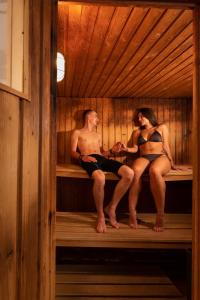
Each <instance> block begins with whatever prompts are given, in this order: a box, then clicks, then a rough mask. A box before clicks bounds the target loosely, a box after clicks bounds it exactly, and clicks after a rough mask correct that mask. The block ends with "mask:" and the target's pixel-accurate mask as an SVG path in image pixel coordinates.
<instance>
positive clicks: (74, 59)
mask: <svg viewBox="0 0 200 300" xmlns="http://www.w3.org/2000/svg"><path fill="white" fill-rule="evenodd" d="M94 2H95V1H94ZM192 18H193V16H192V10H190V9H188V10H186V9H178V8H177V9H175V8H170V9H165V8H158V7H142V6H141V7H139V6H138V7H137V6H135V7H134V6H124V7H123V6H112V5H105V6H103V5H97V4H96V5H95V4H87V3H85V4H84V3H82V4H75V3H72V2H70V3H68V2H65V1H59V2H58V27H57V51H58V52H61V53H62V54H63V55H64V58H65V68H66V73H65V77H64V79H63V80H62V81H61V82H59V83H58V84H57V116H56V126H57V164H58V165H60V164H71V163H74V162H72V161H71V159H70V154H69V146H70V142H69V141H70V134H71V132H72V130H73V129H74V128H81V126H82V118H81V115H82V112H83V110H85V109H94V110H96V111H97V113H98V117H99V120H100V123H99V125H98V128H97V131H98V132H99V133H100V134H101V136H102V141H103V147H104V148H105V149H109V148H110V147H112V145H113V144H114V143H115V142H117V141H122V142H124V143H126V144H129V145H131V136H132V132H133V130H134V123H133V121H132V119H133V114H134V111H135V109H136V108H138V107H144V106H145V107H146V106H147V107H151V108H153V109H154V111H155V113H156V116H157V118H158V121H159V122H160V123H162V122H164V123H166V124H167V126H168V128H169V132H170V136H169V140H170V146H171V151H172V155H173V158H174V160H175V163H176V164H180V165H191V162H192V157H191V154H192V141H191V132H192V84H193V82H192V80H193V26H192ZM116 159H119V160H121V161H125V162H126V163H129V162H130V161H131V159H132V157H130V156H129V157H118V158H116ZM115 184H116V182H115V181H107V182H106V188H105V204H106V203H108V201H109V199H110V197H111V195H112V191H113V188H114V185H115ZM191 209H192V181H191V180H186V181H185V180H184V181H174V182H171V181H169V182H167V191H166V213H170V214H173V215H174V216H175V215H176V214H179V215H183V214H185V215H187V216H189V215H190V214H191ZM138 211H139V212H140V213H147V214H148V213H155V207H154V202H153V199H152V196H151V193H150V189H149V184H148V182H144V185H143V190H142V192H141V196H140V199H139V203H138ZM66 212H70V213H77V215H74V217H75V218H77V219H76V221H77V222H78V218H79V217H80V216H79V213H83V212H85V213H91V212H95V206H94V201H93V198H92V182H91V180H89V179H85V178H84V179H83V178H82V179H81V178H70V177H58V178H57V213H61V215H60V218H61V219H62V218H63V219H64V218H65V213H66ZM118 212H119V213H127V212H128V206H127V195H126V197H124V198H123V199H122V201H121V203H120V206H119V211H118ZM88 220H90V219H87V221H88ZM72 222H75V220H73V221H72ZM88 222H89V221H88ZM91 222H92V221H91ZM89 224H90V222H89ZM60 226H61V225H60ZM92 226H93V223H92V224H91V227H92ZM83 227H84V226H83ZM77 230H78V229H77ZM91 230H92V229H91ZM80 231H81V229H80ZM63 232H64V230H63ZM69 232H70V228H69ZM69 234H70V233H69ZM93 234H94V235H95V233H93ZM63 235H64V233H63ZM66 235H67V234H66ZM149 236H150V239H151V238H152V236H151V233H150V231H149ZM98 239H101V237H98ZM111 239H112V235H111ZM63 245H64V244H63ZM63 245H62V246H63ZM67 245H68V244H67V242H66V243H65V247H57V264H58V265H59V264H62V263H63V261H65V260H66V257H68V259H69V257H73V255H74V261H75V262H74V264H75V265H76V264H77V261H78V263H80V264H83V262H84V258H85V260H86V261H87V262H88V261H89V257H91V256H92V255H91V253H92V250H91V248H92V247H90V246H88V248H87V246H86V245H87V244H85V246H84V250H83V249H82V250H80V251H79V249H80V247H81V243H80V245H79V246H78V244H77V246H76V247H75V246H74V245H75V244H73V243H72V244H71V247H72V248H68V247H67ZM88 245H89V244H88ZM98 245H99V246H97V248H98V247H99V248H98V249H97V248H96V250H95V253H97V257H98V256H99V257H101V258H102V257H103V259H104V263H105V261H107V260H108V258H109V257H110V261H111V262H112V258H111V256H112V255H111V252H112V251H111V250H109V249H110V248H112V245H111V244H109V249H107V252H106V250H105V249H104V247H103V246H102V245H101V240H100V241H98ZM73 246H74V248H73ZM107 247H108V246H107ZM123 247H124V248H126V247H125V246H122V248H123ZM93 248H94V247H93ZM93 248H92V249H93ZM105 248H106V247H105ZM113 248H115V249H113V252H112V253H114V254H113V255H114V257H115V258H116V257H117V259H119V260H120V259H121V260H122V261H123V259H122V257H124V256H126V255H127V257H129V256H131V255H136V257H139V258H138V260H140V259H141V256H137V255H138V253H139V251H138V250H137V251H136V252H134V249H132V251H133V253H132V252H128V254H127V252H124V256H123V254H122V253H123V252H120V250H119V249H120V247H117V246H116V245H115V247H113ZM128 248H130V246H129V247H128ZM132 248H134V246H133V247H132ZM149 248H151V247H149ZM152 248H153V247H152ZM163 248H164V247H163ZM174 248H175V247H174ZM70 249H72V251H71V250H70ZM100 249H101V250H102V251H100ZM117 249H118V250H117ZM70 251H71V252H70ZM93 251H94V250H93ZM109 251H110V252H109ZM117 251H119V252H117ZM124 251H126V249H124ZM130 251H131V250H130ZM145 251H146V252H145ZM145 251H144V253H143V254H144V255H143V258H142V260H143V261H145V258H144V257H147V256H149V257H151V259H152V261H153V258H154V259H155V256H156V255H157V256H158V257H162V258H163V257H164V256H165V255H166V257H168V256H167V255H169V257H170V258H171V257H173V259H175V257H176V254H177V255H178V257H179V258H180V257H184V258H183V261H184V263H185V256H184V254H183V252H181V250H180V249H178V250H177V249H174V251H175V252H173V251H172V250H166V253H167V254H166V253H165V252H164V254H163V252H162V251H161V253H160V252H159V251H158V253H157V252H155V251H156V250H155V251H154V252H153V251H152V249H150V250H149V251H150V252H148V246H145ZM163 251H164V250H163ZM176 251H177V253H176ZM179 251H180V252H179ZM182 251H185V249H183V250H182ZM72 252H73V255H72ZM140 252H141V251H140ZM172 252H173V253H172ZM81 253H82V255H81ZM155 253H157V254H155ZM174 253H175V254H174ZM93 255H94V254H93ZM83 256H84V258H83ZM92 257H93V256H92ZM97 257H96V258H95V260H93V261H95V263H97V260H98V259H97ZM106 257H107V258H106ZM152 257H153V258H152ZM93 258H94V257H93ZM173 259H172V260H173ZM175 260H176V259H175ZM72 261H73V259H72ZM91 261H92V258H91ZM179 263H180V265H181V263H182V262H181V261H179ZM70 264H71V267H72V262H70ZM177 264H178V262H177ZM90 267H91V268H94V266H93V267H92V263H91V265H90ZM74 268H77V266H75V267H74ZM110 268H112V266H110ZM72 269H73V268H72ZM93 271H94V270H93ZM63 272H64V271H63ZM73 272H75V271H74V270H72V273H73ZM80 272H81V271H80ZM112 272H113V270H112V271H111V273H112ZM100 273H101V272H100ZM92 274H93V273H92ZM146 274H147V273H146ZM65 275H66V274H65ZM62 276H64V275H62V267H61V273H60V274H57V280H59V278H61V277H62ZM66 276H67V275H66ZM68 276H69V275H68ZM70 276H71V275H70ZM63 278H64V277H63ZM122 281H123V280H122ZM57 284H58V286H59V283H57ZM79 284H80V282H79ZM59 288H60V289H61V290H62V288H63V294H62V292H61V294H62V296H63V295H65V292H64V291H65V288H64V287H61V284H60V287H58V289H59ZM162 288H163V287H162ZM70 289H71V286H70V287H69V290H70ZM160 289H161V288H160ZM83 290H84V288H83ZM66 293H67V292H66ZM118 293H119V294H118V295H119V296H120V295H121V294H120V292H119V291H118ZM172 294H173V293H172ZM172 294H170V295H171V297H172V296H173V297H174V298H173V299H179V298H178V297H180V295H179V296H177V295H176V296H175V295H172ZM70 295H73V296H74V295H75V294H73V291H72V294H70ZM76 295H77V294H76ZM84 295H87V292H86V294H84ZM109 295H110V294H109ZM111 295H112V296H113V295H114V296H115V294H112V292H111ZM123 295H124V294H123ZM127 295H128V296H130V298H131V291H129V292H127ZM127 295H126V297H127ZM152 295H153V294H152ZM166 295H167V294H166ZM166 295H164V296H166ZM79 296H80V295H79ZM82 296H83V295H82ZM87 296H88V295H87ZM93 296H94V295H93ZM99 296H100V295H99ZM114 296H113V297H114ZM154 296H155V295H154ZM164 296H163V297H164ZM65 297H66V298H64V299H71V298H70V296H68V297H69V298H67V296H66V295H65ZM88 297H89V296H88ZM132 297H133V296H132ZM140 297H141V295H140ZM152 297H153V296H152ZM156 297H158V296H156ZM167 297H169V295H168V296H167ZM176 297H177V298H176ZM122 298H123V296H122ZM57 299H61V298H59V295H58V294H57ZM62 299H63V298H62ZM75 299H78V298H75ZM87 299H94V298H90V297H89V298H87ZM95 299H96V298H95ZM108 299H110V298H108ZM131 299H136V298H134V297H133V298H131ZM142 299H150V298H142ZM151 299H153V298H151ZM158 299H164V298H162V297H161V296H160V298H158ZM170 299H171V298H170ZM180 299H185V298H180ZM188 299H189V298H188Z"/></svg>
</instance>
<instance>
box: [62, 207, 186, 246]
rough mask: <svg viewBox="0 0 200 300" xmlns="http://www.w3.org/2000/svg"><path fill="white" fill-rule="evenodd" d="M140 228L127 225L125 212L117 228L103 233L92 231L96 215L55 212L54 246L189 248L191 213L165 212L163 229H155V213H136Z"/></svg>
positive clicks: (109, 228)
mask: <svg viewBox="0 0 200 300" xmlns="http://www.w3.org/2000/svg"><path fill="white" fill-rule="evenodd" d="M138 220H139V228H138V230H133V229H131V228H129V226H128V219H127V215H122V216H121V218H120V217H119V223H120V229H119V230H116V229H113V228H111V227H110V226H108V231H107V233H105V234H98V233H96V231H95V224H96V214H95V213H81V212H57V213H56V245H57V246H65V247H72V246H73V247H113V248H167V249H168V248H175V249H179V248H186V249H187V248H191V243H192V229H191V215H190V214H166V217H165V231H164V232H161V233H157V232H154V231H153V230H152V226H153V224H154V221H155V215H154V214H138Z"/></svg>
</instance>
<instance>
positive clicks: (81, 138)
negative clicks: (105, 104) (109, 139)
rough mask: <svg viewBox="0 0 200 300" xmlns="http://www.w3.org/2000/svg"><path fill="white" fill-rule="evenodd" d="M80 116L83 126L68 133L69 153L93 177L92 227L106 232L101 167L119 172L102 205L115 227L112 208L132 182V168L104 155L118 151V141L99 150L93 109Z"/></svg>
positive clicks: (99, 142)
mask: <svg viewBox="0 0 200 300" xmlns="http://www.w3.org/2000/svg"><path fill="white" fill-rule="evenodd" d="M83 118H84V126H83V128H81V129H76V130H74V132H73V134H72V137H71V156H72V157H73V158H75V159H78V160H79V162H80V164H81V166H82V167H83V168H84V169H85V170H86V171H87V173H88V174H89V176H90V177H91V178H92V179H93V180H94V183H93V196H94V200H95V205H96V209H97V226H96V230H97V232H99V233H103V232H106V223H105V216H104V209H103V202H104V185H105V175H104V172H103V171H110V172H113V173H115V174H117V175H118V176H120V180H119V182H118V183H117V185H116V187H115V190H114V193H113V197H112V200H111V202H110V203H109V205H108V206H107V207H106V208H105V212H106V213H107V214H108V216H109V220H110V224H111V225H112V226H113V227H114V228H117V229H118V228H119V224H118V222H117V220H116V208H117V205H118V203H119V201H120V200H121V198H122V197H123V195H124V194H125V193H126V191H127V190H128V188H129V187H130V185H131V183H132V180H133V170H132V169H131V168H129V167H128V166H125V165H123V164H122V163H120V162H118V161H115V160H113V159H108V158H107V157H109V156H112V154H113V152H115V151H116V152H117V151H118V145H117V144H116V145H114V146H113V148H112V149H111V150H108V151H104V150H103V148H102V145H101V138H100V135H99V134H98V133H97V132H96V126H97V124H98V122H99V120H98V117H97V113H96V112H95V111H94V110H86V111H85V112H84V115H83ZM78 150H79V152H80V153H79V152H78Z"/></svg>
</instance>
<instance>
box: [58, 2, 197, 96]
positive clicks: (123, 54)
mask: <svg viewBox="0 0 200 300" xmlns="http://www.w3.org/2000/svg"><path fill="white" fill-rule="evenodd" d="M58 51H60V52H61V53H63V54H64V57H65V59H66V75H65V78H64V80H63V81H62V82H60V83H58V95H59V96H68V97H87V98H90V97H91V98H92V97H115V98H116V97H120V98H122V97H157V96H159V95H162V97H175V95H176V97H184V96H187V97H189V96H192V63H193V32H192V11H191V10H182V9H164V8H142V7H132V6H128V7H119V6H118V7H114V6H95V5H94V6H93V5H88V6H87V5H72V4H69V3H66V2H59V10H58Z"/></svg>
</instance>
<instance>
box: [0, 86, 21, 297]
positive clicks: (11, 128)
mask: <svg viewBox="0 0 200 300" xmlns="http://www.w3.org/2000/svg"><path fill="white" fill-rule="evenodd" d="M0 111H1V121H0V136H1V138H0V140H1V143H0V161H1V172H0V194H1V196H0V198H1V200H0V235H1V239H0V265H1V271H0V298H1V299H8V300H15V299H16V297H17V269H18V265H17V258H18V234H19V232H18V230H17V224H18V209H19V200H20V199H19V194H18V192H19V186H18V176H19V168H18V165H19V152H20V147H19V136H20V118H19V117H20V105H19V100H18V97H15V96H12V95H8V94H7V93H5V92H0Z"/></svg>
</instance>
